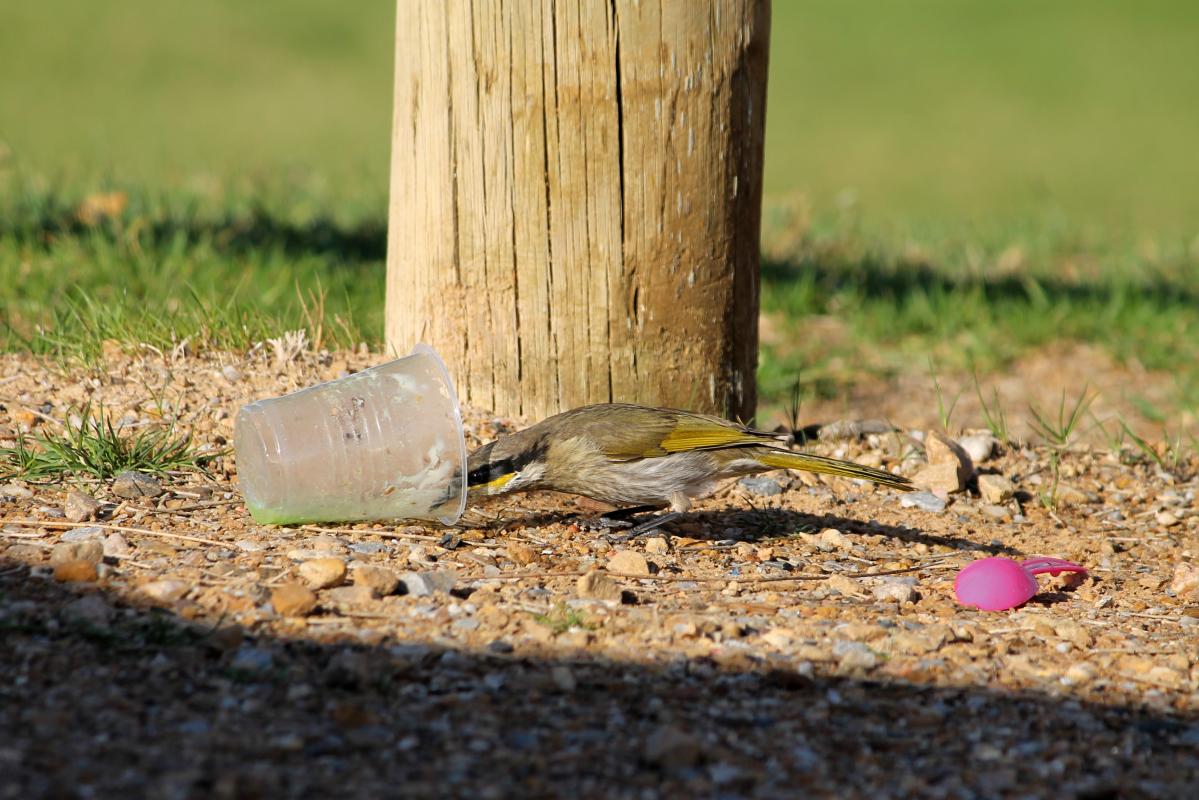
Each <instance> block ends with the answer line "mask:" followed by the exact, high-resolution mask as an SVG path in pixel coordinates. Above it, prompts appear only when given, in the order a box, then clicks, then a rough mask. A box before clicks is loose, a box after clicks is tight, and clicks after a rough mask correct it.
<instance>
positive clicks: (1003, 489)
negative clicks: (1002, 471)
mask: <svg viewBox="0 0 1199 800" xmlns="http://www.w3.org/2000/svg"><path fill="white" fill-rule="evenodd" d="M1015 491H1016V487H1014V486H1012V482H1011V481H1009V480H1008V479H1007V478H1005V477H1004V476H1002V475H979V476H978V493H979V495H981V496H982V499H983V502H984V503H990V504H992V505H999V504H1000V503H1006V502H1007V501H1008V500H1011V499H1012V494H1013V493H1014V492H1015Z"/></svg>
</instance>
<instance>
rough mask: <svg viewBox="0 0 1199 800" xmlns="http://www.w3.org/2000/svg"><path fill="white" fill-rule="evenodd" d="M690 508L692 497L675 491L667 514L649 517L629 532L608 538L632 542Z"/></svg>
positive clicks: (673, 519)
mask: <svg viewBox="0 0 1199 800" xmlns="http://www.w3.org/2000/svg"><path fill="white" fill-rule="evenodd" d="M690 508H691V498H689V497H688V496H687V495H685V494H683V493H682V492H674V493H673V494H671V495H670V511H668V512H666V513H665V514H659V515H657V516H656V517H651V518H650V519H647V520H646V521H645V522H642V523H641V524H640V525H637V526H636V527H635V528H633V529H632V530H631V531H629V532H628V533H624V534H621V535H619V536H616V535H613V534H609V535H608V536H607V537H606V538H607V539H608V541H609V542H613V543H620V542H631V541H632V540H634V539H636V538H638V537H639V536H644V535H645V534H647V533H649V532H651V531H656V530H658V529H659V528H661V527H662V526H663V525H666V524H667V523H670V522H674V521H675V520H676V519H678V518H679V517H681V516H683V514H685V513H687V511H689V510H690ZM663 533H665V531H663Z"/></svg>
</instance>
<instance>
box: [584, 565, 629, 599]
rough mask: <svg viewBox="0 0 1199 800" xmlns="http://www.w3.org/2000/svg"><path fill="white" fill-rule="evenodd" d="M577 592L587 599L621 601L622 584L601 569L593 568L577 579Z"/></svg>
mask: <svg viewBox="0 0 1199 800" xmlns="http://www.w3.org/2000/svg"><path fill="white" fill-rule="evenodd" d="M575 593H576V594H578V596H579V597H581V598H583V599H585V600H606V601H608V602H616V603H619V602H620V597H621V588H620V584H619V583H617V582H616V581H614V580H613V579H612V578H610V577H609V576H608V575H607V574H605V573H603V572H601V571H599V570H592V571H591V572H588V573H586V574H585V575H581V576H580V577H579V579H578V580H577V581H575Z"/></svg>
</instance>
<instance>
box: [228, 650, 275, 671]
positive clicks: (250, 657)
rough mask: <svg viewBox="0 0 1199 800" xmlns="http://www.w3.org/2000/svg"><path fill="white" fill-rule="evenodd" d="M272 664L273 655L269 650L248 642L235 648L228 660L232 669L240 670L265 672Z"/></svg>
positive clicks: (273, 663)
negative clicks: (235, 650) (230, 658)
mask: <svg viewBox="0 0 1199 800" xmlns="http://www.w3.org/2000/svg"><path fill="white" fill-rule="evenodd" d="M274 665H275V657H274V656H273V655H271V651H270V650H264V649H262V648H261V647H253V646H251V645H248V644H247V645H242V646H241V647H239V648H237V652H236V653H234V654H233V659H232V660H231V661H230V662H229V666H230V667H231V668H232V669H235V670H239V671H241V672H266V671H267V670H268V669H270V668H271V667H273V666H274Z"/></svg>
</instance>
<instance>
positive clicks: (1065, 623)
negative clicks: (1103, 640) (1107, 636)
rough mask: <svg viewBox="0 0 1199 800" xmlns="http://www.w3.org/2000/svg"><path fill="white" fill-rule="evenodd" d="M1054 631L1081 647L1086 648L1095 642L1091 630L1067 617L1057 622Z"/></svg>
mask: <svg viewBox="0 0 1199 800" xmlns="http://www.w3.org/2000/svg"><path fill="white" fill-rule="evenodd" d="M1053 632H1054V633H1055V634H1057V635H1058V636H1059V637H1060V638H1062V639H1065V640H1066V641H1067V642H1070V644H1072V645H1074V646H1076V647H1078V648H1080V649H1086V648H1088V647H1090V646H1091V645H1092V644H1093V643H1094V639H1093V638H1092V637H1091V633H1090V631H1088V630H1087V629H1086V628H1085V627H1084V626H1083V625H1081V624H1080V623H1077V622H1075V621H1074V620H1069V619H1067V620H1062V621H1061V622H1058V623H1056V624H1055V625H1054V626H1053Z"/></svg>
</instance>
